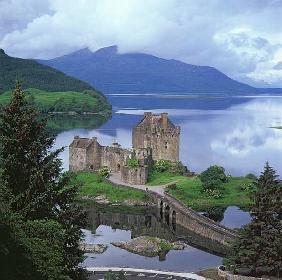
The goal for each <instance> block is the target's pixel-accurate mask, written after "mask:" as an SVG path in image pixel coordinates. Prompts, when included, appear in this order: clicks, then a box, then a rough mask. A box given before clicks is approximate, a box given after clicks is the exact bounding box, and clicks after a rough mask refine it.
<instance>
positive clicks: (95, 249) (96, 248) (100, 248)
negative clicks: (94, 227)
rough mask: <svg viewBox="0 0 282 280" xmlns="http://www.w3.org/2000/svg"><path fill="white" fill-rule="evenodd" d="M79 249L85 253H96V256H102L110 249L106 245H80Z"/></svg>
mask: <svg viewBox="0 0 282 280" xmlns="http://www.w3.org/2000/svg"><path fill="white" fill-rule="evenodd" d="M79 247H80V249H81V250H82V251H83V252H85V253H95V254H102V253H104V252H105V251H106V250H107V249H108V246H107V245H105V244H87V243H80V245H79Z"/></svg>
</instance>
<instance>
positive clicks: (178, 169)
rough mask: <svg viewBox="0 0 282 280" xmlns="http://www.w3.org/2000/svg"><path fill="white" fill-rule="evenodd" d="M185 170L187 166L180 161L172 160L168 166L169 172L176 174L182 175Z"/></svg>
mask: <svg viewBox="0 0 282 280" xmlns="http://www.w3.org/2000/svg"><path fill="white" fill-rule="evenodd" d="M187 171H188V170H187V167H186V166H184V165H183V164H182V162H181V161H176V162H172V163H171V165H170V167H169V172H171V173H173V174H177V175H184V174H186V173H187Z"/></svg>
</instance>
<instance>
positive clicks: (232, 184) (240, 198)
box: [148, 172, 252, 211]
mask: <svg viewBox="0 0 282 280" xmlns="http://www.w3.org/2000/svg"><path fill="white" fill-rule="evenodd" d="M172 181H178V182H177V184H176V185H177V186H176V189H168V192H169V193H170V194H172V195H173V196H175V197H176V198H178V199H179V200H181V201H182V202H184V203H185V204H186V205H188V206H190V207H192V208H193V209H195V210H199V211H202V210H205V209H207V208H210V207H227V206H231V205H236V206H239V207H248V206H249V205H250V204H251V200H250V198H249V196H250V193H249V192H248V191H243V190H242V189H241V186H242V185H245V184H250V183H252V180H250V179H247V178H245V177H230V178H228V182H227V183H224V184H223V185H222V197H221V198H213V197H210V196H208V195H207V194H205V193H203V192H202V183H201V181H200V179H199V178H198V177H185V176H179V175H174V174H170V173H166V172H164V173H152V174H151V175H150V180H149V183H148V185H151V186H154V185H162V184H167V183H169V182H172Z"/></svg>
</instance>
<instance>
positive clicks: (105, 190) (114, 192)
mask: <svg viewBox="0 0 282 280" xmlns="http://www.w3.org/2000/svg"><path fill="white" fill-rule="evenodd" d="M75 175H76V180H78V182H79V183H80V184H81V187H80V189H79V194H80V196H89V197H96V196H99V195H105V196H106V197H107V198H108V199H109V201H110V202H111V203H121V202H123V201H125V200H128V199H130V200H138V201H145V200H146V194H145V193H144V192H142V191H139V190H135V189H131V188H125V187H120V188H119V187H116V186H113V185H112V184H110V183H108V182H106V181H102V182H100V180H99V177H98V175H97V174H96V173H92V172H77V173H75Z"/></svg>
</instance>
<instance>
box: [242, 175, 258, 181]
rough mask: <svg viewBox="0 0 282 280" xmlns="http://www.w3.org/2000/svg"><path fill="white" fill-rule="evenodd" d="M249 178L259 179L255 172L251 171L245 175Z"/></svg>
mask: <svg viewBox="0 0 282 280" xmlns="http://www.w3.org/2000/svg"><path fill="white" fill-rule="evenodd" d="M245 177H246V178H247V179H251V180H253V181H256V180H257V176H256V175H255V174H253V173H249V174H247V175H246V176H245Z"/></svg>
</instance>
